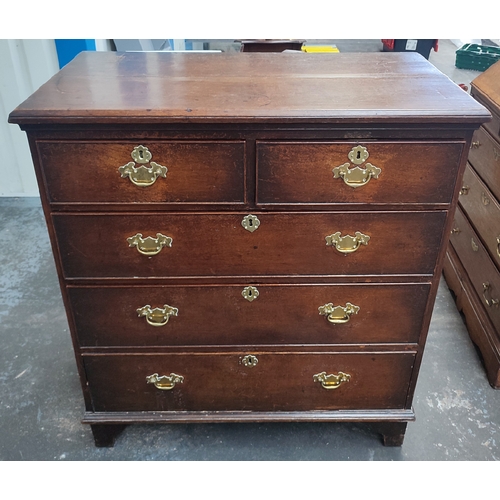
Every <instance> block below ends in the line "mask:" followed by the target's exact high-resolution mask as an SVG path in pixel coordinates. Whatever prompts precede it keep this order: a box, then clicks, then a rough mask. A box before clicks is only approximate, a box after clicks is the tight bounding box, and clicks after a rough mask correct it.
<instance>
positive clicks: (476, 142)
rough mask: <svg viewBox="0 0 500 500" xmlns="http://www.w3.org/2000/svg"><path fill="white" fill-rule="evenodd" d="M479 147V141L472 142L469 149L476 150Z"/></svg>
mask: <svg viewBox="0 0 500 500" xmlns="http://www.w3.org/2000/svg"><path fill="white" fill-rule="evenodd" d="M480 146H481V143H480V142H479V141H472V143H471V145H470V148H471V149H478V148H479V147H480Z"/></svg>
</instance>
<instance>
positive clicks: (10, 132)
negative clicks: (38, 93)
mask: <svg viewBox="0 0 500 500" xmlns="http://www.w3.org/2000/svg"><path fill="white" fill-rule="evenodd" d="M0 68H1V70H0V196H38V187H37V184H36V179H35V173H34V170H33V162H32V161H31V155H30V151H29V147H28V141H27V138H26V134H25V133H24V132H22V131H21V129H20V128H19V127H18V126H17V125H12V124H10V123H7V119H8V116H9V113H10V112H11V111H12V110H13V109H14V108H15V107H16V106H18V105H19V104H20V103H21V102H22V101H24V100H25V99H26V98H27V97H29V96H30V94H32V93H33V92H34V91H35V90H36V89H38V88H39V87H40V86H41V85H42V84H43V83H45V82H46V81H47V80H48V79H49V78H51V77H52V76H53V75H54V74H55V73H56V72H57V71H58V70H59V63H58V60H57V52H56V46H55V42H54V40H4V39H0Z"/></svg>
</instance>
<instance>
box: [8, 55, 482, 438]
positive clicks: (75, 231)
mask: <svg viewBox="0 0 500 500" xmlns="http://www.w3.org/2000/svg"><path fill="white" fill-rule="evenodd" d="M488 118H489V113H488V112H487V111H486V110H485V109H484V108H483V107H482V106H481V105H480V104H478V103H477V102H476V101H474V100H473V99H471V98H470V96H468V95H467V94H466V93H465V92H463V91H462V90H461V89H460V88H459V87H457V86H456V85H455V84H453V83H452V82H451V81H450V80H449V79H448V78H446V77H445V76H443V75H442V74H441V73H439V72H438V71H437V70H436V69H435V68H434V67H433V66H432V65H431V64H429V63H428V61H426V60H425V59H424V58H423V57H421V56H419V55H418V54H410V53H399V54H398V53H395V54H392V53H389V54H387V53H386V54H300V53H299V54H288V53H284V54H261V53H254V54H252V53H243V54H195V53H193V54H187V53H186V54H185V53H171V54H168V53H126V54H113V53H95V52H94V53H82V54H81V55H79V56H78V57H76V58H75V59H74V60H73V61H72V62H71V63H69V64H68V65H67V66H65V67H64V69H63V70H62V71H61V72H60V73H58V74H57V75H56V76H55V77H54V78H52V79H51V80H50V81H49V82H47V84H45V85H44V86H42V87H41V88H40V90H39V91H37V92H36V93H35V94H34V95H33V96H31V97H30V98H29V99H28V100H26V101H25V102H24V103H22V104H21V105H20V106H19V107H18V108H17V109H16V110H14V111H13V112H12V113H11V115H10V122H11V123H18V124H19V125H20V126H21V127H22V128H23V129H25V130H26V131H27V132H28V137H29V141H30V147H31V151H32V156H33V161H34V165H35V171H36V174H37V178H38V182H39V186H40V193H41V197H42V204H43V207H44V211H45V216H46V220H47V224H48V230H49V235H50V238H51V243H52V246H53V249H54V256H55V259H56V265H57V270H58V275H59V280H60V284H61V290H62V293H63V300H64V301H65V305H66V309H67V314H68V320H69V325H70V329H71V334H72V339H73V345H74V348H75V353H76V359H77V364H78V370H79V373H80V377H81V384H82V389H83V393H84V397H85V407H86V412H85V417H84V420H83V421H84V422H85V423H87V424H90V425H91V426H92V431H93V434H94V438H95V443H96V445H97V446H109V445H112V443H113V441H114V438H115V437H116V435H117V434H118V432H119V431H120V430H121V429H122V427H123V425H126V424H130V423H136V422H143V423H163V422H170V423H174V422H192V423H194V422H250V421H252V422H290V421H294V422H301V421H302V422H321V421H324V422H342V421H357V422H372V423H374V422H378V423H379V424H380V426H379V432H380V433H381V434H382V436H383V441H384V443H385V444H386V445H401V444H402V442H403V438H404V432H405V429H406V423H407V422H409V421H412V420H414V412H413V409H412V399H413V393H414V390H415V385H416V383H417V377H418V372H419V368H420V363H421V360H422V355H423V350H424V346H425V340H426V336H427V331H428V327H429V322H430V318H431V313H432V307H433V304H434V299H435V296H436V292H437V287H438V283H439V277H440V273H441V269H442V261H443V258H444V254H445V247H446V244H447V242H448V238H449V232H450V230H451V229H452V222H453V220H452V218H451V214H452V213H453V211H454V209H455V205H456V202H457V198H458V192H459V190H460V187H461V177H462V174H463V170H464V168H465V162H466V156H467V152H468V148H469V146H470V140H471V137H472V133H473V130H474V129H475V128H477V127H478V126H479V124H480V123H482V122H484V121H486V120H487V119H488ZM139 145H142V146H146V147H148V148H149V149H150V152H151V153H152V155H153V158H152V160H153V161H155V162H157V163H159V164H160V165H162V166H166V167H167V168H168V173H167V177H166V179H164V178H159V179H158V180H157V181H156V182H155V184H153V185H152V186H150V187H138V186H134V185H133V184H132V183H131V182H130V181H129V180H128V179H122V178H120V175H119V173H118V168H119V167H120V166H122V165H124V164H125V163H127V162H128V161H130V160H131V158H130V153H131V151H132V149H133V148H134V147H136V146H139ZM358 145H359V146H363V147H366V148H368V150H369V154H370V157H369V158H368V161H369V162H371V163H373V164H374V165H375V166H377V167H379V168H381V169H382V172H381V175H380V176H379V178H378V179H376V180H375V179H372V180H371V181H370V182H369V183H368V184H367V185H365V186H362V187H359V188H356V189H353V188H352V187H349V186H346V185H345V184H344V182H343V181H342V180H341V179H333V174H332V169H333V168H334V167H336V166H339V165H341V164H343V163H345V162H347V161H348V158H347V155H348V153H349V151H350V150H351V149H352V148H353V147H354V146H358ZM250 214H253V215H255V216H257V217H258V219H259V220H260V226H259V227H258V229H257V230H256V231H254V232H249V231H247V230H245V229H244V228H243V227H242V225H241V222H242V219H243V218H244V217H245V216H247V215H250ZM357 231H359V232H361V233H363V234H364V235H366V236H369V238H370V240H369V242H368V245H361V246H360V248H359V249H358V250H356V251H355V252H353V253H350V254H343V253H340V252H338V251H337V250H336V249H335V248H334V247H332V246H327V244H326V243H327V241H326V237H327V236H330V235H332V234H334V233H336V232H340V233H341V235H342V236H346V235H350V236H354V235H355V233H356V232H357ZM137 233H141V234H142V235H143V237H147V236H151V237H155V236H156V235H157V233H161V234H164V235H165V236H168V237H170V238H172V245H171V247H164V248H163V249H162V250H161V252H160V253H159V254H157V255H153V256H149V255H142V254H140V253H139V252H138V251H137V249H136V248H134V247H130V246H129V243H128V241H127V238H129V237H131V236H134V235H136V234H137ZM246 286H254V287H257V289H258V291H259V297H258V298H257V299H256V300H254V301H253V302H249V301H247V300H245V299H244V298H243V297H242V295H241V292H242V290H243V288H244V287H246ZM348 302H349V303H351V304H354V305H356V306H358V307H359V308H360V309H359V311H358V313H357V314H352V316H351V318H350V319H349V321H348V322H347V323H345V324H331V323H329V322H328V321H327V318H326V317H325V316H323V315H320V311H319V307H320V306H324V305H326V304H328V303H332V305H335V306H336V305H341V306H346V305H347V303H348ZM145 305H150V306H151V307H153V308H154V307H164V306H165V305H168V306H171V307H175V308H177V309H178V311H177V312H178V314H177V315H176V316H171V317H170V319H169V321H168V323H167V324H166V325H164V326H161V327H160V326H152V325H149V324H147V321H146V319H145V318H144V317H138V313H137V309H138V308H140V307H143V306H145ZM247 355H252V356H256V357H257V359H258V363H257V364H256V365H255V366H253V367H250V366H245V365H244V364H243V358H244V357H245V356H247ZM323 371H324V372H326V373H327V374H338V373H339V372H341V371H342V372H344V373H347V374H348V375H350V378H349V377H348V378H349V381H346V382H344V383H343V384H342V385H341V386H339V387H338V388H336V389H331V390H327V389H324V388H323V387H322V386H321V384H320V383H319V382H315V381H314V378H313V377H314V375H317V374H319V373H321V372H323ZM154 373H158V374H159V375H170V373H177V374H178V375H181V376H183V377H184V379H183V380H182V383H180V382H179V383H177V384H176V385H175V387H173V388H172V389H171V390H159V389H157V388H156V387H155V386H154V385H152V384H147V380H146V377H147V376H149V375H153V374H154Z"/></svg>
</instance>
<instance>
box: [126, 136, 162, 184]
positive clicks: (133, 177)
mask: <svg viewBox="0 0 500 500" xmlns="http://www.w3.org/2000/svg"><path fill="white" fill-rule="evenodd" d="M130 156H132V158H133V159H134V160H135V162H133V161H131V162H129V163H127V164H126V165H123V166H121V167H120V168H118V172H119V173H120V174H121V176H122V178H126V177H128V178H129V180H130V182H132V184H135V185H136V186H139V187H148V186H151V185H152V184H154V183H155V181H156V179H157V178H158V177H167V167H163V166H162V165H159V164H158V163H156V162H154V161H150V160H151V158H152V157H153V156H152V154H151V152H150V151H149V149H148V148H147V147H145V146H136V147H135V148H134V150H133V151H132V153H131V154H130ZM136 163H139V164H140V166H139V167H136V166H135V165H136ZM146 163H149V165H150V166H149V167H146V166H144V165H145V164H146Z"/></svg>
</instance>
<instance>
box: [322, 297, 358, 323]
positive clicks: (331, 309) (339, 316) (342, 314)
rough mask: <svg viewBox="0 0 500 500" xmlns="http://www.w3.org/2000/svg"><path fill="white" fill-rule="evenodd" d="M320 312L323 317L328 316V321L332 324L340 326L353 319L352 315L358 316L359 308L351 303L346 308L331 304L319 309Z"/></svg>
mask: <svg viewBox="0 0 500 500" xmlns="http://www.w3.org/2000/svg"><path fill="white" fill-rule="evenodd" d="M318 311H319V314H320V315H321V316H326V319H327V320H328V321H329V322H330V323H334V324H337V325H338V324H344V323H347V322H348V321H349V320H350V319H351V314H358V312H359V306H355V305H354V304H351V303H350V302H347V303H346V305H345V307H342V306H334V305H333V304H332V303H331V302H330V303H329V304H325V305H324V306H320V307H318Z"/></svg>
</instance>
